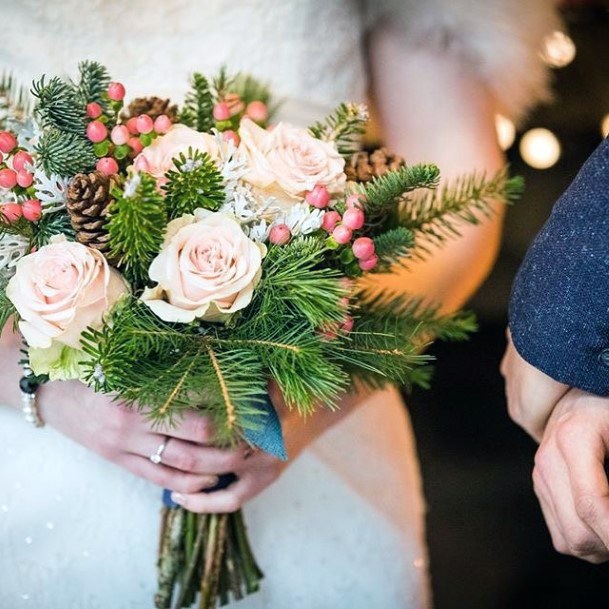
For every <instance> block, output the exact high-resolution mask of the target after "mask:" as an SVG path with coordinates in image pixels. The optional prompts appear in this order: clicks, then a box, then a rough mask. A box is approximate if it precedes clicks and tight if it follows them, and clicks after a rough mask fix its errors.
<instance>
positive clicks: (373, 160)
mask: <svg viewBox="0 0 609 609" xmlns="http://www.w3.org/2000/svg"><path fill="white" fill-rule="evenodd" d="M404 165H405V162H404V159H403V158H402V157H401V156H398V155H397V154H391V153H390V152H389V151H388V150H387V148H384V147H383V148H377V149H376V150H374V151H373V152H364V151H362V152H356V153H355V154H353V155H352V156H351V158H350V159H349V162H348V163H347V166H346V167H345V173H346V174H347V179H348V180H352V181H354V182H369V181H370V180H372V179H373V178H377V177H379V176H382V175H384V174H386V173H387V172H388V171H395V170H396V169H399V168H400V167H403V166H404Z"/></svg>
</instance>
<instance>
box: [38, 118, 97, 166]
mask: <svg viewBox="0 0 609 609" xmlns="http://www.w3.org/2000/svg"><path fill="white" fill-rule="evenodd" d="M36 153H37V154H38V164H39V165H40V166H41V167H42V169H43V170H44V171H45V173H47V174H48V175H51V174H54V173H55V174H57V175H59V176H62V177H66V176H73V175H75V174H77V173H79V172H86V171H89V170H92V169H93V168H94V167H95V163H96V161H97V158H96V156H95V153H94V152H93V146H92V145H91V142H89V140H87V139H86V138H84V137H81V136H80V135H78V134H77V133H70V132H67V131H61V130H60V129H57V128H56V127H49V128H48V129H45V130H44V131H43V134H42V137H41V138H40V141H39V142H38V144H37V146H36Z"/></svg>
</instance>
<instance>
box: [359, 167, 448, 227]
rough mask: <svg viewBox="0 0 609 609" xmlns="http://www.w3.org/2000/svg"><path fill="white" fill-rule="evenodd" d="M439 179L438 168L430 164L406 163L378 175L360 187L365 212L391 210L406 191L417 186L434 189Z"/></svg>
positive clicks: (380, 212) (378, 212) (386, 211)
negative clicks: (364, 199)
mask: <svg viewBox="0 0 609 609" xmlns="http://www.w3.org/2000/svg"><path fill="white" fill-rule="evenodd" d="M439 179H440V170H439V169H438V167H437V166H436V165H431V164H420V165H406V166H404V167H400V168H399V169H396V170H395V171H390V172H388V173H386V174H385V175H382V176H378V177H376V178H374V179H373V180H371V181H370V182H368V183H367V184H365V185H362V186H361V187H360V191H361V192H362V194H363V195H364V196H365V198H366V202H365V204H364V207H365V209H366V212H367V213H368V214H370V215H376V214H382V213H388V212H391V211H393V209H394V208H395V206H396V205H397V204H398V202H399V201H400V200H401V199H402V197H404V195H405V194H406V193H409V192H412V191H413V190H416V189H419V188H424V189H434V188H436V187H437V185H438V180H439ZM406 227H407V228H411V227H410V226H409V225H406Z"/></svg>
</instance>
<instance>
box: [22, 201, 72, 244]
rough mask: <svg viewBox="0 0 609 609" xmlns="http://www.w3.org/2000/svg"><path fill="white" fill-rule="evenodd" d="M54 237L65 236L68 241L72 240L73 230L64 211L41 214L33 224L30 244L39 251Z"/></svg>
mask: <svg viewBox="0 0 609 609" xmlns="http://www.w3.org/2000/svg"><path fill="white" fill-rule="evenodd" d="M55 235H65V236H66V237H67V238H68V239H70V240H73V239H74V229H73V228H72V224H71V223H70V217H69V216H68V215H67V214H66V213H65V211H64V210H61V211H59V212H53V213H48V214H43V215H42V217H41V218H40V220H39V221H38V222H37V223H36V224H35V228H34V236H33V239H32V244H33V245H34V246H35V247H36V248H38V249H40V248H41V247H43V246H44V245H47V243H48V242H49V241H50V240H51V237H54V236H55Z"/></svg>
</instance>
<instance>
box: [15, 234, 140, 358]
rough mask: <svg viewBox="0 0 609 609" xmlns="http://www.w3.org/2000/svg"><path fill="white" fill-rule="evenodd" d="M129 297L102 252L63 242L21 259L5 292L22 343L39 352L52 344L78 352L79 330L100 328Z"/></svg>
mask: <svg viewBox="0 0 609 609" xmlns="http://www.w3.org/2000/svg"><path fill="white" fill-rule="evenodd" d="M128 291H129V288H128V287H127V284H126V283H125V282H124V280H123V279H122V277H121V276H120V274H119V273H118V272H117V271H115V270H114V269H112V268H110V267H109V266H108V263H107V262H106V259H105V258H104V256H103V255H102V254H101V253H100V252H98V251H97V250H94V249H91V248H88V247H86V246H85V245H82V244H81V243H75V242H73V241H67V240H66V238H65V237H64V236H59V237H55V238H54V239H52V240H51V243H50V244H49V245H45V246H44V247H41V248H40V249H39V250H38V251H37V252H35V253H33V254H29V255H28V256H24V257H23V258H21V260H19V262H18V263H17V268H16V272H15V275H14V276H13V277H12V278H11V280H10V281H9V283H8V285H7V287H6V295H7V296H8V298H9V299H10V301H11V302H12V303H13V304H14V305H15V308H16V309H17V312H18V313H19V316H20V317H21V321H20V322H19V329H20V330H21V333H22V334H23V337H24V338H25V340H26V341H27V343H28V345H29V346H30V347H39V348H47V347H50V346H51V343H52V342H53V341H56V342H58V343H62V344H64V345H67V346H69V347H73V348H75V349H79V348H80V335H81V334H82V332H83V330H85V329H86V328H87V327H88V326H91V327H94V328H96V327H100V326H101V324H102V321H103V316H104V314H105V313H106V311H108V309H109V308H110V307H111V306H112V305H113V304H114V303H115V302H116V301H117V300H118V299H119V298H120V296H121V295H123V294H126V293H127V292H128Z"/></svg>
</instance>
